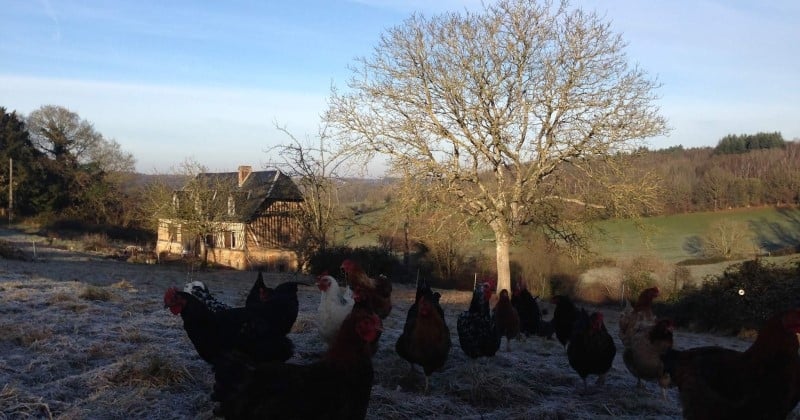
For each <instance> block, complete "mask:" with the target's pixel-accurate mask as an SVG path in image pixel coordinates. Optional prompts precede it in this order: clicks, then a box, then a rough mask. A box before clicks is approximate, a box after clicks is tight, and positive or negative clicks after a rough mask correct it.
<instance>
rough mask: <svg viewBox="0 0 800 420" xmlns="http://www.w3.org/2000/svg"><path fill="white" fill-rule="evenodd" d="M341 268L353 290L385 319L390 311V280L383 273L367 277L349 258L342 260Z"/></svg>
mask: <svg viewBox="0 0 800 420" xmlns="http://www.w3.org/2000/svg"><path fill="white" fill-rule="evenodd" d="M341 269H342V272H343V273H344V275H345V280H347V282H348V283H350V287H352V288H353V292H355V293H358V294H359V295H360V296H361V297H362V299H363V300H364V301H365V303H366V304H367V305H370V306H371V307H372V309H373V310H374V311H375V313H376V314H378V316H379V317H381V319H386V317H387V316H389V313H390V312H391V311H392V282H391V281H390V280H389V279H388V278H387V277H386V276H384V275H380V276H378V278H372V277H369V276H368V275H367V273H365V272H364V270H363V269H361V266H360V265H358V263H357V262H355V261H353V260H350V259H347V260H344V261H342V265H341Z"/></svg>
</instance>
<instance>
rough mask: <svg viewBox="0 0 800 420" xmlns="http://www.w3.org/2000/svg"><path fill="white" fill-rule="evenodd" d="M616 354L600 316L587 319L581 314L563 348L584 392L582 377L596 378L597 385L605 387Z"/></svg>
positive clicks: (582, 311)
mask: <svg viewBox="0 0 800 420" xmlns="http://www.w3.org/2000/svg"><path fill="white" fill-rule="evenodd" d="M616 354H617V347H616V346H615V345H614V339H613V338H611V335H610V334H609V333H608V330H606V326H605V324H604V323H603V314H602V313H600V312H594V313H592V314H591V315H589V314H588V313H586V311H585V310H581V311H580V312H579V313H578V315H577V320H576V321H575V326H574V328H573V332H572V336H571V337H570V339H569V343H568V344H567V358H568V359H569V365H570V366H572V368H573V369H575V372H577V373H578V375H579V376H580V377H581V380H583V388H584V391H585V390H587V388H588V387H587V385H586V377H587V376H589V375H598V378H597V384H598V385H602V384H604V383H605V376H606V373H608V371H609V370H610V369H611V364H612V362H613V361H614V356H615V355H616Z"/></svg>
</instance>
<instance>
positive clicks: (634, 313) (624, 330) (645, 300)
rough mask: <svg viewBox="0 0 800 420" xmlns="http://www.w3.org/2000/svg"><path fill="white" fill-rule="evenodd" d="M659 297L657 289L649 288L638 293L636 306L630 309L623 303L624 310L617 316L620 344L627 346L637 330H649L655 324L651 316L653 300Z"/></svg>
mask: <svg viewBox="0 0 800 420" xmlns="http://www.w3.org/2000/svg"><path fill="white" fill-rule="evenodd" d="M658 295H659V290H658V287H650V288H648V289H644V290H642V292H641V293H639V298H638V299H637V301H636V304H635V305H633V307H632V308H631V306H630V303H629V302H628V301H627V300H626V301H625V309H624V310H623V311H622V314H620V316H619V321H618V323H619V338H620V339H621V340H622V344H624V345H625V346H628V345H629V341H630V338H631V337H632V336H633V335H634V334H636V331H637V330H649V329H650V328H651V327H652V326H653V325H654V324H655V322H656V316H655V315H654V314H653V300H654V299H655V298H657V297H658Z"/></svg>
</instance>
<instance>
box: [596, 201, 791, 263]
mask: <svg viewBox="0 0 800 420" xmlns="http://www.w3.org/2000/svg"><path fill="white" fill-rule="evenodd" d="M720 221H732V222H741V223H742V226H747V227H748V228H749V230H750V233H751V235H752V238H753V241H754V242H753V250H754V251H756V250H760V251H761V252H764V253H769V252H775V251H779V250H782V249H786V248H791V247H796V246H798V244H800V210H798V209H792V208H773V207H764V208H750V209H734V210H724V211H716V212H700V213H688V214H677V215H670V216H656V217H648V218H644V219H641V220H639V221H633V220H607V221H602V222H599V223H598V224H597V227H598V228H599V229H601V230H602V231H604V235H603V236H600V237H598V238H597V239H596V240H595V241H594V243H593V250H594V251H595V252H597V253H598V254H600V255H603V256H607V257H611V258H630V257H634V256H637V255H642V254H652V255H654V256H656V257H658V258H661V259H663V260H665V261H668V262H672V263H679V262H681V261H685V260H689V259H693V258H698V255H697V253H696V249H695V248H694V247H693V245H692V244H693V243H694V241H695V240H696V239H697V238H699V237H701V236H702V235H704V234H705V233H706V232H707V231H708V229H709V227H710V226H712V225H714V224H715V223H718V222H720ZM639 224H640V225H639Z"/></svg>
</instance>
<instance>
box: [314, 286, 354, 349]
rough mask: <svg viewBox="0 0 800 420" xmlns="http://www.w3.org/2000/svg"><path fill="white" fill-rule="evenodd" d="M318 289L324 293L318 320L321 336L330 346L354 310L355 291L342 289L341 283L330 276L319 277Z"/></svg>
mask: <svg viewBox="0 0 800 420" xmlns="http://www.w3.org/2000/svg"><path fill="white" fill-rule="evenodd" d="M317 287H318V288H319V290H320V292H322V295H321V297H320V301H319V309H318V319H317V325H318V327H319V335H320V336H321V337H322V339H323V340H325V341H326V342H327V343H328V344H330V343H331V341H333V339H334V338H335V337H336V333H337V332H338V331H339V327H341V325H342V321H344V319H345V318H346V317H347V315H348V314H350V311H351V310H352V309H353V304H354V303H355V301H354V300H353V291H352V290H350V288H348V287H340V286H339V282H337V281H336V279H335V278H333V276H329V275H321V276H319V277H317Z"/></svg>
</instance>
